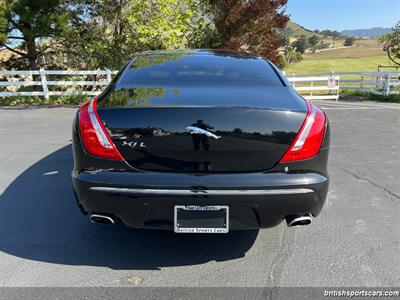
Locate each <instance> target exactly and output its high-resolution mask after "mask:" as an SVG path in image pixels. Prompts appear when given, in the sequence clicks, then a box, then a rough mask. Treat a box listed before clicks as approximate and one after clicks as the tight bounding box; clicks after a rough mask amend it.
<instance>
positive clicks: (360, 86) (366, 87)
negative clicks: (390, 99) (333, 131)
mask: <svg viewBox="0 0 400 300" xmlns="http://www.w3.org/2000/svg"><path fill="white" fill-rule="evenodd" d="M310 76H314V77H322V76H338V77H339V76H340V88H339V89H340V90H354V91H360V92H366V93H373V94H377V95H386V96H388V95H391V94H400V72H335V73H332V72H330V73H316V74H307V75H299V76H295V74H292V77H291V78H293V79H295V80H299V78H304V79H306V78H308V79H309V78H311V77H310Z"/></svg>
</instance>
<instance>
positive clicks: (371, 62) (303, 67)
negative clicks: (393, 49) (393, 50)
mask: <svg viewBox="0 0 400 300" xmlns="http://www.w3.org/2000/svg"><path fill="white" fill-rule="evenodd" d="M378 65H389V61H388V58H387V56H385V55H383V56H371V57H362V58H334V59H329V58H326V59H305V60H303V61H301V62H299V63H296V64H291V65H289V66H287V67H286V68H285V69H284V71H285V72H286V75H288V76H290V75H291V74H293V73H295V74H310V73H321V72H332V71H333V72H358V71H377V70H378Z"/></svg>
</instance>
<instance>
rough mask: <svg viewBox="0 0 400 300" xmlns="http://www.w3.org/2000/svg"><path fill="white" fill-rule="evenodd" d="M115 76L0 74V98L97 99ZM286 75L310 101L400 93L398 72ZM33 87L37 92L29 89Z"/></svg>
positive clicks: (104, 73)
mask: <svg viewBox="0 0 400 300" xmlns="http://www.w3.org/2000/svg"><path fill="white" fill-rule="evenodd" d="M116 73H117V71H111V70H86V71H66V70H44V69H40V70H35V71H2V70H0V97H7V96H42V97H45V98H46V99H47V98H48V97H49V96H51V95H81V94H84V95H97V94H99V93H100V91H101V90H102V89H103V88H104V87H105V86H106V85H107V84H109V83H110V82H111V80H112V77H113V75H114V74H116ZM287 75H288V79H289V81H290V82H291V83H292V85H293V87H294V88H295V89H296V90H297V91H299V93H301V94H303V96H304V97H305V98H307V99H310V100H315V99H334V100H338V98H339V91H340V90H357V91H362V92H370V93H375V94H380V95H389V94H393V93H394V94H396V93H399V91H400V72H394V73H393V72H340V73H339V72H338V73H317V74H308V75H299V76H296V75H295V74H287ZM339 75H340V76H339ZM33 86H40V88H32V87H33ZM29 88H30V89H29Z"/></svg>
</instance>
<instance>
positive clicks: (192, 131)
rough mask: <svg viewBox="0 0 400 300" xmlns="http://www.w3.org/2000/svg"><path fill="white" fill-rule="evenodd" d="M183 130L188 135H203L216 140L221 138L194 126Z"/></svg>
mask: <svg viewBox="0 0 400 300" xmlns="http://www.w3.org/2000/svg"><path fill="white" fill-rule="evenodd" d="M185 129H186V131H187V132H189V133H190V134H203V135H205V136H208V137H212V138H214V139H216V140H218V139H220V138H221V137H220V136H218V135H216V134H214V133H212V132H209V131H207V130H205V129H201V128H199V127H196V126H188V127H186V128H185Z"/></svg>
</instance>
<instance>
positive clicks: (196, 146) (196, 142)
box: [192, 120, 214, 151]
mask: <svg viewBox="0 0 400 300" xmlns="http://www.w3.org/2000/svg"><path fill="white" fill-rule="evenodd" d="M192 126H194V127H198V128H201V129H204V130H210V129H214V127H213V126H211V125H208V124H207V123H204V121H203V120H197V122H196V123H193V124H192ZM192 142H193V150H194V151H199V150H200V145H201V146H202V147H203V150H204V151H208V149H210V143H209V142H208V136H206V135H205V134H192Z"/></svg>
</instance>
